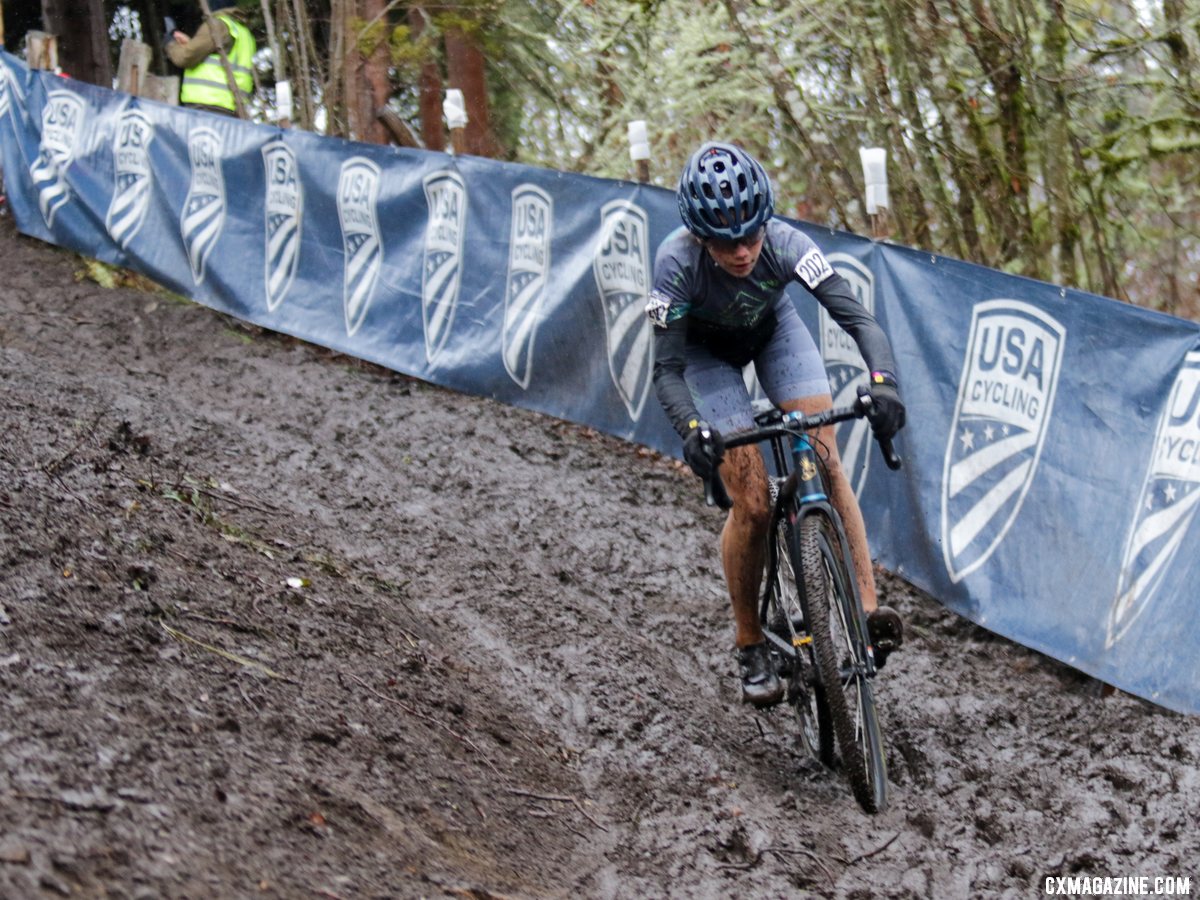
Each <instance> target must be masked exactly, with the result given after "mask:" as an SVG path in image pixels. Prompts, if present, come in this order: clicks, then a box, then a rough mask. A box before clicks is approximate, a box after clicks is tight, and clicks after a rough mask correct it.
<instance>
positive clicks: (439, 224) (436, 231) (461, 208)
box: [421, 172, 467, 363]
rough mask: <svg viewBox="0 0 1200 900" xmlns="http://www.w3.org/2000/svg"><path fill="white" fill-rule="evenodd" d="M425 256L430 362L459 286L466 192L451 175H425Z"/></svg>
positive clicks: (425, 312)
mask: <svg viewBox="0 0 1200 900" xmlns="http://www.w3.org/2000/svg"><path fill="white" fill-rule="evenodd" d="M425 203H426V205H427V206H428V208H429V221H428V223H427V224H426V227H425V255H424V264H423V265H422V267H421V313H422V316H423V317H424V321H425V358H426V359H427V360H428V361H429V362H431V363H432V362H433V361H434V360H435V359H436V358H437V355H438V354H439V353H440V352H441V351H442V348H443V347H445V346H446V340H447V339H448V338H449V337H450V325H451V323H452V322H453V321H454V309H455V307H456V306H457V305H458V290H459V286H460V285H461V284H462V262H463V259H462V255H463V254H462V251H463V237H464V236H465V233H466V224H467V189H466V186H465V185H464V184H463V180H462V179H461V178H459V177H458V175H456V174H455V173H453V172H434V173H433V174H432V175H427V176H425Z"/></svg>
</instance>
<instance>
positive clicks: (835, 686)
mask: <svg viewBox="0 0 1200 900" xmlns="http://www.w3.org/2000/svg"><path fill="white" fill-rule="evenodd" d="M798 542H799V547H798V550H799V556H800V565H801V571H802V574H803V577H804V585H805V587H806V588H807V594H806V606H807V609H806V610H805V612H806V613H807V619H806V621H807V622H808V628H809V632H810V634H811V635H812V640H813V650H814V655H815V657H816V660H817V673H818V677H819V679H820V681H821V684H822V686H823V687H824V689H825V690H824V695H825V698H826V700H827V702H828V704H829V713H830V716H831V718H832V720H833V730H834V732H835V733H836V734H837V742H838V747H839V748H840V749H841V757H842V766H843V768H844V769H845V772H846V777H847V779H848V780H849V782H850V788H851V790H852V791H853V792H854V797H855V799H856V800H857V801H858V803H859V805H860V806H861V807H862V808H863V809H864V810H866V811H867V812H869V813H876V812H881V811H882V810H883V809H885V808H886V807H887V763H886V761H885V759H884V752H883V735H882V733H881V731H880V727H879V716H878V714H877V713H876V710H875V697H874V692H873V690H872V685H871V681H870V678H869V676H868V672H870V671H873V668H874V667H873V666H871V665H869V661H868V659H867V640H866V621H865V617H864V616H863V613H862V609H861V607H860V606H859V603H858V599H857V596H856V594H855V592H854V582H853V574H852V570H851V568H850V566H848V565H847V560H846V559H845V557H844V556H843V548H844V546H845V542H844V540H843V539H842V537H841V531H840V529H839V528H838V527H837V525H836V523H835V522H834V521H833V519H832V518H830V517H829V516H828V515H826V514H825V513H816V514H810V515H807V516H805V517H804V520H803V521H802V522H801V524H800V529H799V535H798Z"/></svg>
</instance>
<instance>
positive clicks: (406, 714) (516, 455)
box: [0, 218, 1200, 900]
mask: <svg viewBox="0 0 1200 900" xmlns="http://www.w3.org/2000/svg"><path fill="white" fill-rule="evenodd" d="M86 268H87V266H86V264H85V262H84V261H83V260H80V259H79V258H77V257H75V256H74V255H72V254H69V253H66V252H64V251H61V250H58V249H56V248H53V247H49V246H47V245H44V244H41V243H38V242H36V241H33V240H30V239H28V238H24V237H20V236H18V235H16V233H15V232H14V230H13V227H12V223H11V220H10V219H7V218H0V273H2V277H0V386H2V390H0V423H2V427H3V430H4V438H3V440H2V441H0V897H4V898H18V900H23V898H41V897H89V898H91V897H95V898H100V897H104V898H141V900H148V898H251V897H254V898H312V897H325V898H346V900H349V898H385V897H398V898H408V897H442V896H459V897H463V896H465V897H476V898H487V897H523V898H525V897H527V898H542V897H548V898H566V897H572V898H574V897H589V898H591V897H600V898H610V897H611V898H642V897H680V898H684V897H686V898H692V897H700V898H705V897H714V898H717V897H739V898H742V897H802V896H822V897H824V896H830V897H855V898H873V897H914V898H916V897H920V898H925V897H968V896H973V897H985V896H986V897H991V896H997V897H1032V896H1042V895H1044V893H1043V884H1044V878H1045V877H1046V876H1063V875H1070V874H1087V875H1098V876H1104V875H1113V876H1117V875H1121V876H1124V875H1148V876H1158V875H1164V876H1182V877H1190V878H1191V879H1192V881H1191V889H1192V891H1194V892H1197V891H1200V865H1198V862H1197V861H1198V860H1200V834H1198V832H1197V830H1196V822H1197V821H1198V820H1200V764H1198V760H1200V721H1198V720H1197V719H1195V718H1185V717H1181V716H1178V715H1175V714H1172V713H1168V712H1166V711H1163V710H1161V709H1158V708H1155V707H1152V706H1150V705H1148V704H1145V703H1143V702H1141V701H1138V700H1135V699H1133V698H1130V697H1128V696H1124V695H1121V694H1117V695H1114V696H1111V697H1107V698H1104V697H1102V696H1101V692H1100V686H1099V685H1097V684H1096V683H1095V682H1093V681H1091V680H1089V679H1087V678H1084V677H1083V676H1081V675H1079V674H1077V673H1075V672H1073V671H1072V670H1069V669H1067V668H1065V667H1062V666H1060V665H1058V664H1056V663H1053V662H1052V661H1049V660H1047V659H1046V658H1045V657H1042V656H1040V655H1038V654H1036V653H1033V652H1031V651H1028V650H1026V649H1023V648H1021V647H1019V646H1016V645H1014V644H1012V643H1009V642H1007V641H1005V640H1002V639H998V638H995V637H993V636H991V635H989V634H988V633H987V632H985V631H983V630H981V629H978V628H976V627H974V626H973V625H971V624H969V623H967V622H965V621H964V620H961V619H959V618H958V617H956V616H955V615H953V614H951V613H949V612H947V611H945V610H944V609H942V608H941V607H940V606H939V605H938V604H937V603H936V602H934V601H932V600H930V599H928V598H925V597H922V596H921V595H919V594H918V593H917V592H914V591H913V590H912V589H910V588H908V587H907V586H906V585H905V584H903V583H902V582H900V581H897V580H893V579H885V580H884V583H883V589H884V592H885V597H886V600H887V602H890V603H891V604H892V605H894V606H896V607H898V608H899V609H900V610H901V611H902V612H903V613H904V615H905V616H906V618H907V619H908V621H909V641H908V644H907V646H906V648H905V650H904V652H903V653H902V654H901V655H898V656H896V657H894V658H893V662H891V663H889V665H888V668H887V669H886V670H885V672H884V673H883V675H882V676H881V679H880V685H879V690H880V697H881V702H882V705H883V721H884V729H885V733H886V736H887V741H888V746H889V766H890V773H891V782H892V784H891V788H892V798H893V801H892V806H891V808H890V809H889V810H888V811H886V812H885V813H883V814H881V815H878V816H874V817H869V816H866V815H864V814H862V813H861V812H860V811H859V809H858V808H857V807H856V806H855V804H854V802H853V800H852V798H851V796H850V793H849V790H848V789H847V787H846V786H845V784H844V783H843V782H842V780H841V779H840V777H839V776H837V775H836V774H832V773H830V772H828V771H825V770H823V769H822V768H820V767H819V766H818V765H816V764H815V763H813V762H811V761H809V760H807V759H806V758H805V757H803V756H802V755H801V754H800V753H799V752H798V748H797V746H796V743H795V741H794V738H793V734H792V723H791V720H790V719H789V718H788V715H787V714H786V712H785V711H779V712H773V713H765V714H757V713H754V712H752V711H750V710H749V709H746V708H743V707H741V706H740V705H739V703H738V702H737V698H738V694H737V681H736V674H735V668H736V667H735V664H734V659H733V654H732V650H731V640H732V628H731V623H730V620H729V616H728V613H727V609H726V600H725V595H724V589H723V586H722V581H721V577H720V570H719V564H718V561H717V558H716V552H715V548H716V540H717V534H718V531H719V528H720V518H719V516H717V515H716V514H714V513H713V511H711V510H708V509H706V508H705V507H704V506H703V503H702V501H701V499H700V496H699V491H698V486H697V484H696V483H695V481H694V479H692V478H691V477H690V476H687V475H685V474H684V473H682V472H680V471H679V469H678V468H677V467H676V466H674V465H673V464H671V463H670V462H669V461H666V460H663V459H660V458H657V457H655V456H654V455H653V454H649V453H645V452H638V451H637V449H636V448H633V447H631V446H630V445H627V444H624V443H622V442H619V441H616V440H613V439H609V438H606V437H603V436H600V435H597V434H595V433H593V432H590V431H589V430H587V429H583V428H579V427H576V426H573V425H568V424H564V423H561V422H557V421H555V420H552V419H548V418H545V417H542V416H539V415H535V414H532V413H528V412H525V411H522V410H517V409H512V408H508V407H501V406H497V405H495V404H492V403H490V402H488V401H484V400H480V399H476V398H472V397H466V396H461V395H457V394H453V393H450V392H447V391H444V390H440V389H437V388H434V387H431V386H429V385H426V384H423V383H420V382H415V381H412V380H410V379H407V378H404V377H401V376H399V375H395V374H392V373H388V372H386V371H383V370H380V369H377V368H373V367H370V366H366V365H363V364H360V363H357V362H356V361H354V360H352V359H349V358H346V357H339V356H334V355H331V354H330V353H328V352H326V351H323V350H321V349H319V348H315V347H312V346H309V345H306V344H302V343H299V342H296V341H294V340H290V339H286V338H282V337H279V336H276V335H271V334H269V333H265V332H262V331H259V330H258V329H253V328H249V327H246V326H242V325H239V324H238V323H236V322H234V321H232V320H230V319H228V318H226V317H224V316H221V315H219V314H216V313H214V312H212V311H210V310H207V309H205V308H203V307H199V306H196V305H193V304H189V303H186V302H183V301H181V300H179V299H178V298H173V297H171V296H170V295H167V294H165V293H163V292H161V291H157V290H155V289H153V287H152V286H145V285H141V286H139V285H118V286H116V287H113V288H109V287H104V286H101V285H100V284H98V283H97V282H96V281H94V280H92V279H91V278H89V277H87V276H86V275H84V274H83V273H84V272H85V270H86ZM96 274H100V275H101V276H107V275H108V274H110V273H105V272H98V273H96ZM1146 651H1147V652H1148V653H1152V652H1154V648H1152V647H1148V648H1146Z"/></svg>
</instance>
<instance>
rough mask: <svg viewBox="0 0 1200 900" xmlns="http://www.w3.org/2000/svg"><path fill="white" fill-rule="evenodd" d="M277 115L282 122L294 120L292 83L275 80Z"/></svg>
mask: <svg viewBox="0 0 1200 900" xmlns="http://www.w3.org/2000/svg"><path fill="white" fill-rule="evenodd" d="M275 115H276V117H277V118H278V119H279V121H280V122H291V121H292V83H291V82H290V81H277V82H275Z"/></svg>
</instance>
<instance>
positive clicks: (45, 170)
mask: <svg viewBox="0 0 1200 900" xmlns="http://www.w3.org/2000/svg"><path fill="white" fill-rule="evenodd" d="M82 126H83V101H82V100H80V99H79V97H77V96H76V95H75V94H73V93H71V92H70V91H51V92H50V93H49V95H48V96H47V97H46V105H45V107H44V108H43V109H42V141H41V145H40V147H39V149H38V156H37V159H36V160H34V162H33V165H32V166H30V168H29V175H30V177H31V178H32V179H33V186H34V188H35V189H36V190H37V192H38V208H39V209H40V210H41V211H42V218H43V219H44V220H45V221H46V227H47V228H53V227H54V216H55V214H56V213H57V212H58V211H59V210H60V209H62V207H63V206H64V205H65V204H66V203H67V202H68V201H69V200H70V199H71V189H70V187H69V186H68V185H67V180H66V179H67V169H69V168H70V167H71V163H72V162H73V161H74V159H75V149H76V145H77V143H78V140H79V133H80V130H81V128H82Z"/></svg>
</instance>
